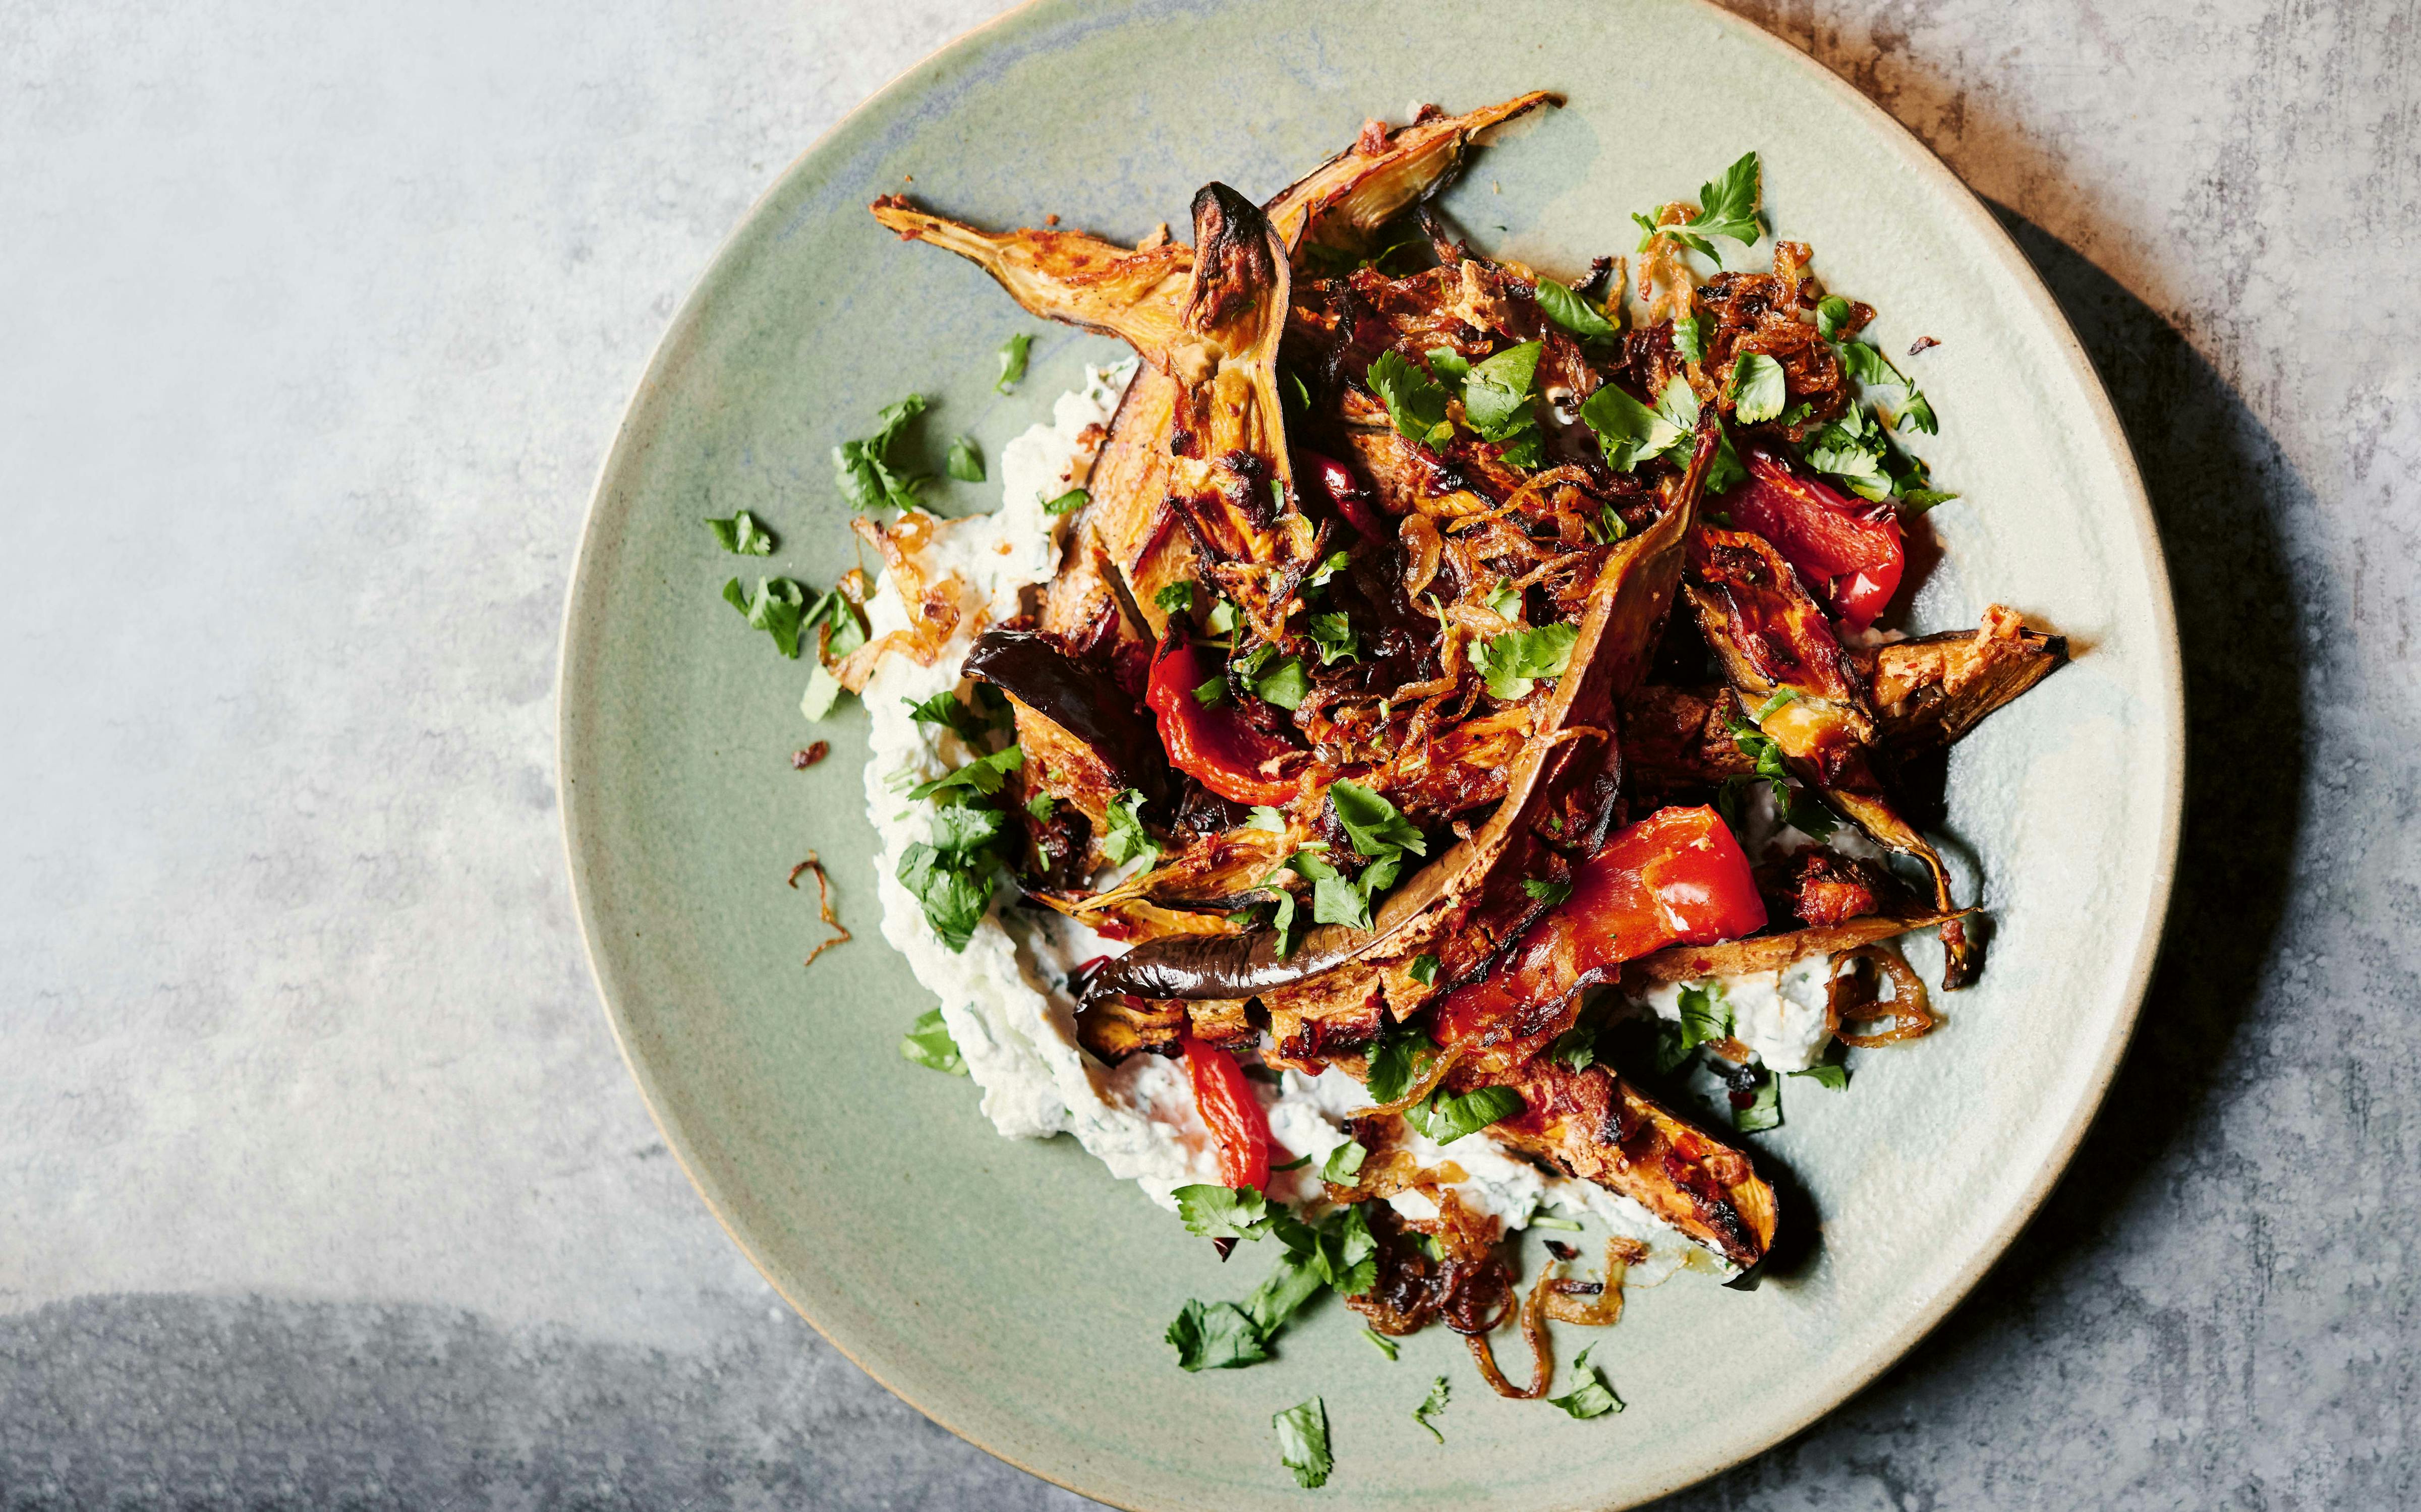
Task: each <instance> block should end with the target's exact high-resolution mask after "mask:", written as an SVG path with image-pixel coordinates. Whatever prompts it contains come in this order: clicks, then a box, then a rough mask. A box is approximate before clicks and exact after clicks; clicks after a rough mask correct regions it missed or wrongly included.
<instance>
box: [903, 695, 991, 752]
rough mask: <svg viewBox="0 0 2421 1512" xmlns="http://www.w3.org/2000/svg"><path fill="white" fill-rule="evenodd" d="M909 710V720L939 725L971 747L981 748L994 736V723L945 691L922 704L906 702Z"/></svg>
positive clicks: (920, 723)
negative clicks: (980, 746)
mask: <svg viewBox="0 0 2421 1512" xmlns="http://www.w3.org/2000/svg"><path fill="white" fill-rule="evenodd" d="M899 701H900V702H901V703H903V704H906V705H907V706H908V717H909V718H910V719H912V720H914V722H915V723H917V724H919V725H940V726H942V728H944V729H945V730H948V731H949V732H950V733H951V734H953V735H955V736H957V737H958V738H959V739H960V740H963V741H965V742H966V743H967V744H968V745H969V746H971V747H972V746H976V745H977V744H979V743H980V742H981V741H982V740H983V738H984V737H985V736H986V735H988V734H990V733H991V732H992V722H991V721H990V720H988V719H986V718H984V716H983V715H982V714H980V713H978V712H977V711H976V709H972V708H970V707H969V706H967V705H965V704H962V703H961V702H959V695H958V694H955V693H952V692H951V691H950V690H949V689H947V688H945V689H943V690H942V691H941V692H940V693H937V694H934V695H933V696H932V697H930V698H928V699H926V700H925V701H924V702H923V703H921V704H920V703H918V702H916V701H915V700H914V699H913V698H902V699H900V700H899Z"/></svg>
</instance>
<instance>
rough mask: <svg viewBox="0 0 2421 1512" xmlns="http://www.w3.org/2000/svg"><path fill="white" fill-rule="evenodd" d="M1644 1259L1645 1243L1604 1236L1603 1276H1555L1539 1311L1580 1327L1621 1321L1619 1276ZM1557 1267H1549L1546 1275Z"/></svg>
mask: <svg viewBox="0 0 2421 1512" xmlns="http://www.w3.org/2000/svg"><path fill="white" fill-rule="evenodd" d="M1563 1253H1565V1254H1571V1253H1574V1252H1571V1251H1565V1252H1563ZM1647 1258H1648V1246H1647V1245H1645V1244H1642V1243H1640V1242H1639V1241H1638V1240H1637V1239H1624V1238H1622V1237H1621V1236H1620V1235H1617V1236H1615V1237H1614V1238H1611V1239H1607V1240H1606V1241H1605V1279H1604V1280H1602V1281H1582V1280H1578V1279H1576V1278H1572V1277H1567V1276H1561V1275H1556V1276H1555V1277H1554V1286H1550V1287H1548V1288H1547V1299H1546V1304H1545V1306H1544V1308H1543V1311H1544V1312H1545V1313H1546V1315H1547V1316H1548V1317H1552V1318H1554V1320H1555V1321H1556V1322H1558V1323H1577V1324H1579V1325H1580V1326H1581V1327H1583V1328H1612V1327H1614V1325H1615V1324H1617V1323H1618V1322H1620V1321H1622V1278H1623V1276H1624V1275H1625V1274H1627V1273H1628V1272H1629V1270H1630V1269H1631V1268H1632V1266H1634V1265H1637V1264H1638V1263H1639V1262H1640V1261H1642V1260H1645V1259H1647ZM1560 1269H1561V1268H1560V1267H1554V1268H1551V1269H1550V1271H1549V1274H1551V1275H1553V1274H1554V1271H1555V1270H1560Z"/></svg>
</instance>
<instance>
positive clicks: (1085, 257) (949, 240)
mask: <svg viewBox="0 0 2421 1512" xmlns="http://www.w3.org/2000/svg"><path fill="white" fill-rule="evenodd" d="M868 208H869V209H871V210H873V211H874V218H875V219H876V220H878V221H881V222H882V224H883V225H884V226H888V227H889V228H890V229H892V230H894V231H897V232H898V233H899V237H900V240H901V241H903V242H931V243H933V244H934V245H935V246H938V247H945V248H947V249H948V250H950V251H952V252H955V253H957V254H958V255H959V256H961V257H965V258H967V259H968V260H970V261H972V262H974V263H976V264H977V265H978V266H980V267H981V268H982V269H983V271H984V272H986V273H990V274H992V277H993V278H994V279H996V280H997V281H998V282H999V284H1000V287H1001V288H1006V289H1007V290H1008V293H1009V297H1010V298H1011V299H1014V300H1016V301H1017V303H1018V304H1022V305H1023V306H1024V307H1025V308H1026V309H1028V310H1030V311H1032V312H1033V313H1034V314H1036V315H1039V316H1040V317H1042V318H1043V319H1044V320H1060V321H1064V322H1066V323H1067V324H1069V325H1081V326H1083V327H1085V328H1086V330H1089V331H1099V332H1101V334H1102V335H1113V336H1117V338H1118V339H1119V340H1121V341H1124V342H1125V343H1127V345H1129V346H1131V347H1132V348H1134V350H1135V351H1138V352H1141V353H1142V354H1143V355H1144V356H1145V357H1146V358H1147V359H1148V360H1151V361H1159V360H1160V359H1161V356H1162V355H1163V354H1164V353H1165V352H1166V351H1168V349H1169V348H1170V346H1172V345H1173V344H1174V343H1175V342H1176V340H1177V339H1178V335H1179V324H1180V321H1181V318H1182V316H1183V313H1184V312H1183V305H1182V303H1181V302H1182V298H1183V295H1184V290H1185V288H1186V285H1187V283H1188V281H1189V280H1190V279H1191V278H1192V275H1193V272H1194V249H1193V248H1191V247H1185V246H1179V245H1178V244H1177V243H1175V242H1157V243H1154V242H1145V243H1143V244H1142V245H1139V246H1133V247H1122V246H1120V245H1118V244H1117V242H1105V241H1102V240H1101V238H1100V237H1097V236H1087V235H1086V234H1085V233H1084V232H1082V231H1050V230H1038V229H1035V228H1033V227H1027V228H1026V229H1023V230H1018V231H997V232H994V231H978V230H976V228H975V227H974V226H966V225H962V224H961V223H960V222H958V221H953V220H946V219H945V218H943V217H942V216H939V215H934V214H931V213H929V212H928V211H925V210H919V209H917V208H916V207H915V206H914V204H912V203H910V202H909V200H908V199H907V198H906V197H904V196H902V195H884V196H883V197H882V198H881V199H878V200H876V201H875V202H874V203H873V204H872V205H871V206H870V207H868Z"/></svg>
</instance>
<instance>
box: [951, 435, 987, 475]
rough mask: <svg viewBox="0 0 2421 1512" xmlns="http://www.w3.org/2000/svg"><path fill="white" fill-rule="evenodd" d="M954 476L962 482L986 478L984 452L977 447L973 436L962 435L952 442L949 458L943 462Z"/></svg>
mask: <svg viewBox="0 0 2421 1512" xmlns="http://www.w3.org/2000/svg"><path fill="white" fill-rule="evenodd" d="M943 466H944V468H945V470H946V471H947V472H948V473H949V475H951V476H952V477H955V478H957V479H958V480H959V481H960V482H961V483H980V482H982V481H983V480H984V461H983V453H982V452H980V451H978V450H976V441H975V438H974V437H973V436H961V437H960V438H959V439H958V440H956V441H953V442H951V443H950V457H949V460H948V461H947V462H945V463H944V464H943Z"/></svg>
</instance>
